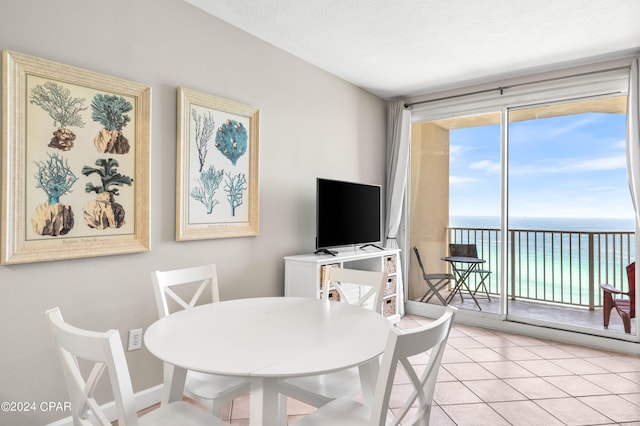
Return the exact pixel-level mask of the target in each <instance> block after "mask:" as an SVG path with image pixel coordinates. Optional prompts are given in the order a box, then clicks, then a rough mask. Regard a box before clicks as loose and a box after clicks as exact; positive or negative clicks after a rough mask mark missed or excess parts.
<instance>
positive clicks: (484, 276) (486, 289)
mask: <svg viewBox="0 0 640 426" xmlns="http://www.w3.org/2000/svg"><path fill="white" fill-rule="evenodd" d="M488 277H489V275H487V274H485V275H482V276H481V278H480V283H479V284H478V285H477V286H476V289H475V290H474V291H473V295H474V296H475V295H476V293H477V292H478V290H479V289H481V288H482V289H483V290H484V294H486V295H487V299H489V302H491V296H489V289H488V288H487V286H486V284H485V283H484V282H485V280H486V279H487V278H488Z"/></svg>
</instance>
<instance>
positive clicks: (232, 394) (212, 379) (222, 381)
mask: <svg viewBox="0 0 640 426" xmlns="http://www.w3.org/2000/svg"><path fill="white" fill-rule="evenodd" d="M151 281H152V282H153V290H154V293H155V296H156V304H157V307H158V315H159V316H160V318H163V317H165V316H167V315H169V314H171V313H172V312H175V311H178V310H182V309H190V308H193V307H194V306H196V305H198V304H201V303H209V302H210V303H217V302H219V301H220V292H219V289H218V273H217V269H216V265H215V264H209V265H202V266H195V267H190V268H183V269H174V270H169V271H154V272H152V273H151ZM207 287H210V292H211V293H210V294H211V300H210V301H209V300H208V299H206V298H205V297H204V296H205V294H206V290H207ZM170 304H171V306H170ZM171 308H175V309H171ZM220 343H221V344H223V343H224V342H220ZM172 371H173V366H171V365H170V364H167V363H165V364H164V383H165V386H166V385H167V383H169V379H170V377H171V374H172ZM249 387H250V383H249V381H248V380H245V379H241V378H237V377H227V376H219V375H215V374H207V373H200V372H197V371H189V372H188V373H187V378H186V381H185V386H184V388H185V389H184V393H185V395H187V396H188V397H190V398H192V399H194V400H196V401H199V402H201V403H203V404H205V405H207V406H208V407H210V409H211V410H212V412H213V413H214V414H215V415H216V416H220V412H221V409H222V405H223V404H224V403H225V402H227V401H231V400H233V399H235V398H237V397H238V396H240V395H242V394H244V393H246V392H248V391H249Z"/></svg>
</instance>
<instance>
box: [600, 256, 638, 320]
mask: <svg viewBox="0 0 640 426" xmlns="http://www.w3.org/2000/svg"><path fill="white" fill-rule="evenodd" d="M627 279H628V281H629V291H626V292H625V291H622V290H618V289H617V288H615V287H613V286H612V285H609V284H600V288H602V291H603V293H604V307H603V310H602V313H603V315H604V328H608V327H609V319H610V318H611V310H612V309H613V308H616V311H618V314H619V315H620V318H622V323H623V324H624V332H625V333H631V318H635V317H636V262H633V263H631V264H630V265H628V266H627Z"/></svg>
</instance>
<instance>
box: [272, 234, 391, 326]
mask: <svg viewBox="0 0 640 426" xmlns="http://www.w3.org/2000/svg"><path fill="white" fill-rule="evenodd" d="M331 267H339V268H349V269H360V270H365V271H386V272H387V274H388V278H387V285H386V286H385V291H384V297H383V301H382V312H383V314H384V315H385V316H386V317H388V318H389V320H391V321H392V322H397V321H399V320H400V303H402V299H401V298H400V297H399V295H400V294H402V293H401V292H400V291H399V289H400V288H402V271H401V267H400V250H399V249H383V250H380V249H378V248H375V247H366V248H364V249H353V248H350V249H348V250H346V249H343V250H340V251H338V252H337V253H336V255H335V256H331V255H329V254H301V255H296V256H286V257H285V258H284V295H285V296H292V297H311V298H315V299H319V298H320V297H321V296H322V282H323V277H324V271H325V270H326V268H331ZM331 297H332V294H330V298H331Z"/></svg>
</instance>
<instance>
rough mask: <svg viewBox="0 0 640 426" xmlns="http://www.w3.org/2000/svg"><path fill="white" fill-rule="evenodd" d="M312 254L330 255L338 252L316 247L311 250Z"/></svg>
mask: <svg viewBox="0 0 640 426" xmlns="http://www.w3.org/2000/svg"><path fill="white" fill-rule="evenodd" d="M313 254H329V255H331V256H336V255H337V254H338V252H337V251H331V250H328V249H318V250H316V251H314V252H313Z"/></svg>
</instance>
